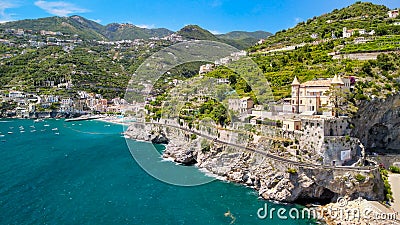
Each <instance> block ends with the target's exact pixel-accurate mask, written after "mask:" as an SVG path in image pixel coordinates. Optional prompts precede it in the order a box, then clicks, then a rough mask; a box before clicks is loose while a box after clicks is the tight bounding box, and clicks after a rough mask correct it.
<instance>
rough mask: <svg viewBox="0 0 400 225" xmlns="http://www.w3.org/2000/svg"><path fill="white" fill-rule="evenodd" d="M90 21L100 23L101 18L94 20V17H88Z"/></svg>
mask: <svg viewBox="0 0 400 225" xmlns="http://www.w3.org/2000/svg"><path fill="white" fill-rule="evenodd" d="M90 20H91V21H94V22H96V23H101V19H97V20H95V19H90Z"/></svg>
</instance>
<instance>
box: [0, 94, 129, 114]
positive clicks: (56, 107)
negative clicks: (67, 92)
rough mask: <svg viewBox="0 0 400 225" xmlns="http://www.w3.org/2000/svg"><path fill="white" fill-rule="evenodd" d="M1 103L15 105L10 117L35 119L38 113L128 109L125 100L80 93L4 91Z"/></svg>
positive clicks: (121, 110) (108, 111) (73, 112)
mask: <svg viewBox="0 0 400 225" xmlns="http://www.w3.org/2000/svg"><path fill="white" fill-rule="evenodd" d="M0 100H1V102H8V103H10V104H13V105H15V107H14V108H13V109H9V111H7V112H6V114H7V115H8V116H15V117H20V118H30V117H34V114H35V113H36V112H47V113H50V112H58V113H60V114H88V113H116V114H119V113H122V112H124V111H126V110H127V109H128V104H127V102H126V101H125V100H124V99H121V98H114V99H111V100H107V99H105V98H103V96H102V95H100V94H94V93H87V92H86V91H78V92H77V94H76V97H74V98H71V97H63V96H59V95H37V94H34V93H24V92H21V91H16V90H7V91H2V92H1V95H0Z"/></svg>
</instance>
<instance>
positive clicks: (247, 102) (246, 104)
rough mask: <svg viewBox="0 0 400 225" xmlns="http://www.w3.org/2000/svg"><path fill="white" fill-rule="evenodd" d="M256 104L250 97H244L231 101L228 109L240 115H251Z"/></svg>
mask: <svg viewBox="0 0 400 225" xmlns="http://www.w3.org/2000/svg"><path fill="white" fill-rule="evenodd" d="M253 106H254V102H253V99H251V98H250V97H244V98H241V99H229V100H228V107H229V109H230V110H233V111H235V112H239V113H248V114H250V113H251V112H250V110H251V109H252V108H253Z"/></svg>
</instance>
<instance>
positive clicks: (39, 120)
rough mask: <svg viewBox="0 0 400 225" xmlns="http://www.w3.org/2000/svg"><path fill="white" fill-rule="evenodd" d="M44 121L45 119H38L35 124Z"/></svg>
mask: <svg viewBox="0 0 400 225" xmlns="http://www.w3.org/2000/svg"><path fill="white" fill-rule="evenodd" d="M42 121H43V119H36V120H34V122H42Z"/></svg>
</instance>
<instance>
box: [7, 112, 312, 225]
mask: <svg viewBox="0 0 400 225" xmlns="http://www.w3.org/2000/svg"><path fill="white" fill-rule="evenodd" d="M123 129H124V128H123V126H121V125H117V124H109V123H104V122H100V121H76V122H65V121H64V120H55V119H48V120H44V121H41V122H35V121H33V120H18V119H13V120H12V119H0V132H1V133H0V224H202V225H203V224H315V223H314V222H313V221H309V220H297V219H296V220H292V219H287V220H283V219H279V218H277V216H276V215H275V216H274V217H273V219H270V218H269V217H267V218H265V219H263V220H262V219H260V218H259V217H258V216H257V211H258V210H259V209H260V208H262V207H264V204H265V203H267V204H268V206H269V207H275V208H277V209H278V208H286V209H290V208H293V207H296V208H299V207H300V206H297V205H283V204H274V203H271V202H267V201H264V200H261V199H260V198H259V197H258V195H257V193H256V192H255V191H254V190H252V189H250V188H246V187H244V186H241V185H237V184H234V183H229V182H226V181H213V182H209V183H207V184H203V185H199V186H193V187H182V186H175V185H171V184H167V183H164V182H162V181H159V180H158V179H155V178H153V177H152V176H150V175H149V174H147V173H146V172H145V171H144V170H143V169H142V168H141V167H140V166H139V165H138V163H137V162H136V161H135V160H134V158H133V157H132V155H131V152H130V151H129V148H128V147H127V143H126V141H125V139H124V137H123V136H122V134H121V132H122V131H123ZM137 147H138V148H140V150H141V151H146V149H147V148H152V147H153V146H152V145H151V144H150V143H140V144H138V145H137ZM156 147H157V148H158V149H159V150H160V151H162V149H163V148H164V147H163V146H156ZM152 160H154V161H155V163H156V162H161V161H162V158H160V157H157V158H154V159H152ZM163 163H169V164H171V165H170V166H179V165H175V164H174V163H173V162H165V161H164V162H163ZM188 169H189V170H188V171H189V175H192V176H205V174H204V173H202V172H200V171H199V170H198V169H197V168H195V167H191V168H188Z"/></svg>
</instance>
